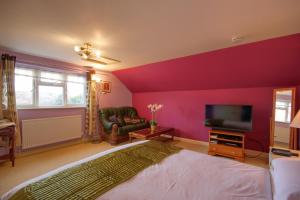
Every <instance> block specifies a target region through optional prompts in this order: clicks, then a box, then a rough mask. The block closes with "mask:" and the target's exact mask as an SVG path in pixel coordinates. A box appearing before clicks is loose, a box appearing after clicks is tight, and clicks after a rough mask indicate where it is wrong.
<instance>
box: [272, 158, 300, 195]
mask: <svg viewBox="0 0 300 200" xmlns="http://www.w3.org/2000/svg"><path fill="white" fill-rule="evenodd" d="M272 167H273V170H272V178H273V199H274V200H299V199H300V159H299V158H278V159H274V160H273V161H272Z"/></svg>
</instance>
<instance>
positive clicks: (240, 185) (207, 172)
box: [1, 141, 272, 200]
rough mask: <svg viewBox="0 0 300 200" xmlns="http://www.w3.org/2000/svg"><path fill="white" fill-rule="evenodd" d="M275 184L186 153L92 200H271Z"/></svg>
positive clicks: (264, 173)
mask: <svg viewBox="0 0 300 200" xmlns="http://www.w3.org/2000/svg"><path fill="white" fill-rule="evenodd" d="M147 143H148V141H140V142H135V143H131V144H127V145H123V146H119V147H115V148H113V149H111V150H108V151H105V152H101V153H99V154H96V155H93V156H91V157H88V158H85V159H83V160H80V161H77V162H74V163H70V164H68V165H65V166H63V167H60V168H58V169H56V170H53V171H50V172H48V173H46V174H44V175H42V176H39V177H36V178H34V179H31V180H29V181H26V182H24V183H22V184H20V185H18V186H16V187H15V188H13V189H11V190H10V191H8V192H7V193H6V194H4V195H3V196H2V197H1V200H9V199H13V198H12V197H13V196H14V195H15V194H16V193H17V192H18V191H19V190H21V189H22V188H24V187H26V186H28V185H30V184H33V183H36V182H39V181H43V180H44V179H47V178H48V177H52V176H54V175H56V174H58V173H60V172H63V171H65V170H68V169H72V168H74V167H75V166H79V165H81V164H83V163H87V162H89V161H93V160H95V159H98V158H101V157H104V156H106V155H110V154H111V153H115V152H118V151H121V150H126V149H127V148H132V147H134V146H136V145H144V144H147ZM271 180H272V179H271V176H270V173H269V170H267V169H264V168H260V167H255V166H251V165H248V164H244V163H240V162H237V161H234V160H230V159H225V158H220V157H213V156H209V155H206V154H201V153H197V152H193V151H189V150H185V149H182V150H180V151H178V152H175V153H173V154H171V155H169V156H167V157H166V158H164V159H163V160H161V161H160V162H158V163H156V164H152V165H150V166H148V167H146V168H145V169H143V170H141V171H139V172H138V173H137V174H136V175H134V176H132V177H131V178H129V179H128V180H126V181H123V182H121V183H120V184H118V185H116V186H115V187H113V188H110V189H109V190H107V191H106V192H104V193H103V194H102V195H100V196H97V197H95V198H91V199H97V200H117V199H121V200H123V199H124V200H125V199H128V200H129V199H130V200H134V199H139V200H140V199H145V200H146V199H156V200H163V199H164V200H168V199H172V200H177V199H178V200H179V199H180V200H182V199H189V200H196V199H197V200H202V199H203V200H216V199H223V200H227V199H228V200H229V199H230V200H234V199H239V200H240V199H242V200H244V199H245V200H246V199H247V200H252V199H256V200H257V199H258V200H260V199H261V200H263V199H264V200H271V199H272V188H271V182H272V181H271ZM14 199H16V198H14ZM28 199H30V198H28ZM36 199H39V198H36ZM41 199H42V198H41ZM45 199H47V198H45ZM66 199H67V198H66ZM75 199H76V198H75ZM83 199H84V198H83Z"/></svg>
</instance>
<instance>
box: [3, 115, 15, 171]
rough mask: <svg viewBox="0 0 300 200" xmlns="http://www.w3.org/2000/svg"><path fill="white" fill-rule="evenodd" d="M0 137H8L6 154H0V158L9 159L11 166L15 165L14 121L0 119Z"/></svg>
mask: <svg viewBox="0 0 300 200" xmlns="http://www.w3.org/2000/svg"><path fill="white" fill-rule="evenodd" d="M0 137H1V138H8V144H9V146H8V148H9V151H8V154H4V155H0V160H6V159H9V160H10V161H11V162H12V166H13V167H14V166H15V146H16V143H15V123H13V122H9V121H7V120H0Z"/></svg>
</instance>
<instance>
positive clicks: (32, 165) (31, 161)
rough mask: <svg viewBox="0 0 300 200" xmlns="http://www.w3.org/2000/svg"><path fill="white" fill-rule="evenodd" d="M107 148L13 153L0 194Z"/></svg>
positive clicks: (3, 169) (1, 174) (3, 168)
mask: <svg viewBox="0 0 300 200" xmlns="http://www.w3.org/2000/svg"><path fill="white" fill-rule="evenodd" d="M172 143H174V144H175V145H177V146H180V147H183V148H186V149H190V150H193V151H198V152H202V153H207V146H205V145H201V144H192V143H187V142H182V141H173V142H172ZM111 148H113V146H111V145H110V144H108V143H106V142H102V143H99V144H91V143H79V144H73V145H68V146H63V147H60V148H55V149H53V148H47V149H41V150H39V151H34V152H29V153H28V152H27V153H22V154H20V155H18V156H17V159H16V163H15V167H11V163H10V162H4V163H0V196H1V195H2V194H4V193H5V192H7V191H8V190H9V189H11V188H12V187H14V186H16V185H18V184H20V183H22V182H24V181H26V180H28V179H31V178H33V177H36V176H39V175H41V174H44V173H46V172H48V171H50V170H53V169H55V168H57V167H60V166H63V165H65V164H67V163H70V162H73V161H77V160H80V159H82V158H85V157H87V156H90V155H93V154H96V153H99V152H101V151H105V150H107V149H111ZM246 163H249V164H253V165H256V166H261V167H265V168H267V167H268V164H267V161H266V159H265V158H255V159H246Z"/></svg>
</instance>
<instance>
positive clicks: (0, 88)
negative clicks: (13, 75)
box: [0, 62, 3, 119]
mask: <svg viewBox="0 0 300 200" xmlns="http://www.w3.org/2000/svg"><path fill="white" fill-rule="evenodd" d="M2 99H3V66H2V62H0V119H3V107H2V105H3V100H2Z"/></svg>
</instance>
